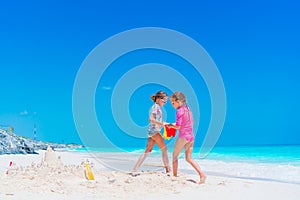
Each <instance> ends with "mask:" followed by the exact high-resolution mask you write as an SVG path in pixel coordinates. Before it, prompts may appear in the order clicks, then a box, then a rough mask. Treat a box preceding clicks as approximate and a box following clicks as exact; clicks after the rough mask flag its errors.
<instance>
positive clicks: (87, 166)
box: [85, 163, 95, 180]
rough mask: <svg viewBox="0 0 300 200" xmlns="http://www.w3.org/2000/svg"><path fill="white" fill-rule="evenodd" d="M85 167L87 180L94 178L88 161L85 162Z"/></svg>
mask: <svg viewBox="0 0 300 200" xmlns="http://www.w3.org/2000/svg"><path fill="white" fill-rule="evenodd" d="M85 169H86V173H87V174H86V176H87V178H88V179H89V180H95V178H94V175H93V173H92V171H91V169H90V167H89V164H88V163H86V164H85Z"/></svg>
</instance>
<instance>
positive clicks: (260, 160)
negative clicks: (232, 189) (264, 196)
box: [74, 146, 300, 184]
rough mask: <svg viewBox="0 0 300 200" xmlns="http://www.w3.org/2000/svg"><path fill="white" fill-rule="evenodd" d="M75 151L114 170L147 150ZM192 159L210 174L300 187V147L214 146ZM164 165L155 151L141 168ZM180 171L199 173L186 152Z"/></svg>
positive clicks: (170, 150)
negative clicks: (84, 153)
mask: <svg viewBox="0 0 300 200" xmlns="http://www.w3.org/2000/svg"><path fill="white" fill-rule="evenodd" d="M74 150H75V151H87V152H90V153H92V154H93V155H94V156H98V157H99V160H101V161H103V160H105V161H104V164H107V163H110V164H108V165H114V169H118V166H121V165H122V164H123V163H127V164H126V165H125V164H124V166H125V170H126V168H128V167H131V166H133V165H134V163H135V161H136V160H137V159H138V157H139V155H140V154H141V153H142V152H143V151H144V149H142V148H137V149H134V148H126V149H117V150H116V149H74ZM97 153H98V154H97ZM193 158H194V159H195V160H196V161H197V163H198V164H199V165H200V167H201V169H202V170H203V171H204V172H205V173H206V174H207V175H218V176H223V177H236V178H242V179H255V180H268V181H276V182H284V183H292V184H300V146H241V147H238V146H236V147H215V148H213V149H212V151H211V152H210V153H209V154H208V155H207V156H206V157H204V158H203V157H202V156H201V149H200V148H194V151H193ZM171 159H172V149H171V148H169V160H170V163H171ZM145 166H147V167H145ZM151 166H152V168H151ZM159 166H160V167H159ZM161 166H162V161H161V152H160V150H158V149H157V148H156V149H154V150H153V151H152V153H151V154H150V155H149V157H148V158H147V159H146V160H145V162H144V166H141V168H142V170H143V169H144V170H145V169H147V170H163V168H162V167H161ZM127 170H130V169H127ZM179 170H182V171H183V172H188V173H191V174H192V173H195V174H196V172H195V171H194V170H193V168H192V167H191V166H190V165H189V164H188V163H187V162H186V161H185V157H184V152H182V153H181V155H180V157H179Z"/></svg>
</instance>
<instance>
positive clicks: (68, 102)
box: [0, 0, 300, 146]
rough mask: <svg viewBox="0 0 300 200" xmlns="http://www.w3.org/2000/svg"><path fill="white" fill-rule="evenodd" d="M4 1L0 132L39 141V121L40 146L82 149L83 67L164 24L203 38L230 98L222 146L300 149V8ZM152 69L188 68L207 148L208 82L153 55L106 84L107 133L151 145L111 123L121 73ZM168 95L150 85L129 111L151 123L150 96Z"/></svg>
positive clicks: (132, 60)
mask: <svg viewBox="0 0 300 200" xmlns="http://www.w3.org/2000/svg"><path fill="white" fill-rule="evenodd" d="M1 4H2V5H1V6H0V23H1V26H0V44H1V45H0V54H1V56H0V69H1V77H0V85H1V96H0V125H2V126H5V125H12V126H13V127H14V129H15V132H16V133H18V134H20V135H23V136H26V137H32V136H33V124H34V123H36V124H37V138H38V139H40V140H44V141H54V142H75V143H80V142H81V140H80V136H79V134H78V132H77V130H76V127H75V123H74V120H73V113H72V93H73V86H74V82H75V79H76V75H77V73H78V70H79V69H80V66H81V65H82V62H83V61H84V60H85V58H86V57H87V56H88V54H89V53H90V52H91V51H92V50H93V49H94V48H95V47H96V46H97V45H99V43H101V42H102V41H104V40H106V39H107V38H109V37H111V36H113V35H115V34H118V33H120V32H123V31H126V30H129V29H134V28H140V27H162V28H168V29H172V30H175V31H178V32H181V33H183V34H185V35H187V36H189V37H191V38H193V39H194V40H196V41H197V42H198V43H199V44H201V45H202V46H203V47H204V48H205V50H206V51H207V52H208V54H209V55H210V56H211V58H212V59H213V61H214V62H215V64H216V66H217V67H218V69H219V72H220V74H221V76H222V79H223V81H224V85H225V89H226V96H227V115H226V121H225V125H224V129H223V131H222V134H221V137H220V138H219V141H218V144H219V145H251V144H253V145H260V144H300V134H299V133H300V128H299V119H300V118H299V113H300V105H299V102H300V95H299V91H300V82H299V77H300V49H299V46H300V37H299V35H300V28H299V27H300V13H299V9H300V3H298V1H295V0H294V1H290V0H288V1H258V0H254V1H246V2H245V1H242V2H239V1H214V0H213V1H185V2H183V1H181V2H174V1H151V2H141V1H126V2H122V1H120V2H118V1H109V2H104V1H89V0H88V1H76V2H75V1H30V0H29V1H14V0H12V1H6V2H5V3H1ZM122 59H123V60H122ZM147 62H158V63H164V64H167V65H172V66H173V65H174V67H175V68H176V65H179V64H182V65H181V68H179V67H178V66H177V69H178V70H179V71H181V73H182V74H184V75H185V76H186V77H188V79H189V80H190V81H191V82H193V83H194V84H195V85H197V86H194V87H195V88H194V89H195V90H196V91H197V94H198V95H199V98H201V105H200V107H201V122H200V125H199V127H200V128H199V130H198V133H197V142H196V143H197V144H198V145H199V144H201V142H202V141H203V138H204V135H205V133H206V130H207V127H208V124H209V119H210V106H211V105H210V102H209V94H208V93H207V91H206V90H205V84H204V83H203V82H201V77H198V76H197V75H193V76H192V75H191V74H193V71H192V68H191V67H188V66H185V64H186V63H184V61H182V60H179V59H178V58H173V57H172V55H169V54H167V53H166V52H159V51H154V50H152V51H151V50H149V51H148V52H135V54H133V55H128V56H127V57H124V58H120V59H119V60H117V61H116V62H115V63H114V64H115V67H114V66H113V65H112V66H111V68H110V69H109V68H108V70H107V72H106V73H105V76H103V80H101V81H100V82H99V86H98V88H97V93H96V95H95V107H96V111H97V115H98V117H99V120H103V118H105V120H104V121H103V122H104V123H103V124H104V125H103V126H104V127H103V129H104V131H105V132H106V133H107V134H109V135H111V136H110V137H112V138H113V139H112V140H114V142H116V143H117V144H119V143H124V140H128V141H127V142H126V143H131V144H132V145H133V146H134V145H141V146H143V145H144V141H142V140H138V139H132V138H131V139H130V138H127V136H124V135H123V134H122V131H121V130H120V129H119V128H118V127H117V126H116V123H115V122H114V120H113V118H112V117H111V111H110V109H109V106H110V105H109V102H110V98H111V94H112V88H113V86H114V85H115V82H116V81H117V80H118V78H120V77H121V76H122V72H124V73H125V72H126V71H127V70H130V69H131V68H132V67H134V66H135V65H137V64H143V63H147ZM118 63H119V65H120V66H123V68H121V67H117V66H118ZM124 63H126V64H125V65H124ZM176 63H177V64H176ZM178 63H179V64H178ZM183 66H185V67H183ZM195 77H196V78H195ZM197 77H198V78H197ZM101 84H102V85H101ZM161 88H163V89H165V90H167V91H168V92H169V93H171V91H170V90H168V88H164V87H163V86H161V85H157V84H152V85H145V86H143V87H140V88H139V89H138V90H137V91H136V92H135V93H134V94H133V96H132V98H131V102H130V106H129V109H130V110H131V112H132V118H133V120H134V121H135V123H137V124H138V125H141V126H143V125H146V124H147V115H148V109H149V107H150V106H151V104H152V102H151V101H150V99H149V96H150V95H151V94H152V93H155V92H156V91H157V90H159V89H161ZM102 108H103V110H102ZM165 110H166V112H167V113H168V120H170V121H173V120H174V115H175V112H174V110H173V108H172V107H171V106H170V105H168V104H167V105H166V107H165ZM103 116H105V117H103ZM141 134H145V133H141ZM118 139H121V140H122V141H121V142H120V141H119V140H118Z"/></svg>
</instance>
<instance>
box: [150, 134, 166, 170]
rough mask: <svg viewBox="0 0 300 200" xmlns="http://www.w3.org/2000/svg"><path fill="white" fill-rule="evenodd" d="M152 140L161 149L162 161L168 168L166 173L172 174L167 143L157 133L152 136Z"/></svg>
mask: <svg viewBox="0 0 300 200" xmlns="http://www.w3.org/2000/svg"><path fill="white" fill-rule="evenodd" d="M152 139H153V140H154V141H155V142H156V144H157V146H158V147H159V148H160V150H161V152H162V160H163V163H164V166H165V168H166V173H168V172H170V167H169V158H168V148H167V146H166V143H165V141H164V139H163V137H162V136H161V134H160V133H157V134H155V135H153V136H152Z"/></svg>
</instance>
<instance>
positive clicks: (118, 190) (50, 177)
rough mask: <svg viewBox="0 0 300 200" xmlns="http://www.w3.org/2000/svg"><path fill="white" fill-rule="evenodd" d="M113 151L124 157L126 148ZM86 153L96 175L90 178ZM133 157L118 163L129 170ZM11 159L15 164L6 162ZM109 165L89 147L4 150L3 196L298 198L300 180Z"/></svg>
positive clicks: (0, 190) (0, 178) (0, 168)
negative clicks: (201, 176)
mask: <svg viewBox="0 0 300 200" xmlns="http://www.w3.org/2000/svg"><path fill="white" fill-rule="evenodd" d="M104 154H105V153H104ZM104 154H99V156H100V157H101V155H102V157H103V155H104ZM114 155H115V156H117V157H119V158H122V154H114ZM110 157H111V156H110ZM59 158H60V159H59ZM87 159H88V162H89V166H90V168H91V171H92V173H93V175H94V177H95V180H88V179H87V178H86V173H85V170H86V168H85V166H84V163H85V162H86V160H87ZM135 159H137V157H136V158H134V160H130V159H129V163H124V166H122V162H119V164H117V165H118V166H121V168H123V169H126V168H127V170H130V169H131V167H132V166H133V165H134V162H135ZM111 160H112V161H111V162H114V161H113V160H115V158H113V159H111ZM126 160H128V159H126ZM10 161H12V162H13V165H12V166H11V167H8V166H9V163H10ZM114 163H116V161H115V162H114ZM105 169H106V168H105V167H104V166H103V165H102V164H101V163H100V162H99V160H97V159H96V158H95V156H91V155H90V154H88V153H78V152H77V153H75V152H59V151H57V152H51V151H48V152H40V154H39V155H1V156H0V172H1V174H0V199H1V200H2V199H18V200H19V199H39V200H40V199H183V198H186V197H188V199H214V200H216V199H222V200H223V199H233V200H235V199H236V200H240V199H272V200H277V199H288V200H294V199H295V200H296V199H297V200H299V199H300V185H296V184H288V183H278V182H270V181H258V180H246V179H237V178H227V177H218V176H209V175H208V177H207V180H206V183H205V184H204V185H199V184H196V183H194V182H197V181H198V176H196V175H195V173H193V174H188V173H183V172H181V173H180V174H179V177H172V176H171V175H168V174H165V173H163V169H161V170H152V171H151V170H147V171H144V172H140V173H139V174H138V175H137V176H132V175H130V174H129V173H128V172H126V171H122V170H113V171H111V170H107V169H106V170H105ZM145 169H146V168H144V170H145ZM7 170H8V174H6V172H7Z"/></svg>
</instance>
